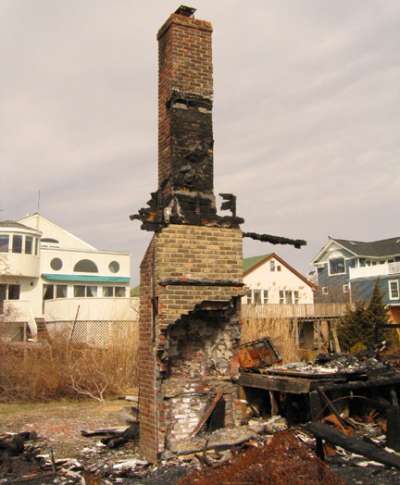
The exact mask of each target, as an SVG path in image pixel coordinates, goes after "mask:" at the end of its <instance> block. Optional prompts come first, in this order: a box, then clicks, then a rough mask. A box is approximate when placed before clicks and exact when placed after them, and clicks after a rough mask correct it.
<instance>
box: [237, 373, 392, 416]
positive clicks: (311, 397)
mask: <svg viewBox="0 0 400 485" xmlns="http://www.w3.org/2000/svg"><path fill="white" fill-rule="evenodd" d="M259 371H261V372H262V373H256V372H243V371H242V372H241V374H240V377H239V384H240V385H241V386H242V387H243V388H244V390H245V392H248V391H246V389H253V390H254V391H253V392H257V390H259V391H260V390H262V391H264V392H267V393H268V397H267V399H268V400H269V403H270V412H271V415H273V414H278V413H280V414H283V415H285V416H286V417H287V419H288V421H291V422H292V423H300V422H306V421H308V420H310V419H311V420H313V421H314V420H319V419H321V418H322V417H323V416H324V415H325V414H326V413H332V412H333V413H334V414H338V413H337V411H336V407H335V406H333V405H332V403H333V402H337V401H339V402H340V401H341V402H342V404H343V403H345V402H347V403H350V402H351V403H354V402H355V401H357V400H358V401H361V402H369V403H372V402H374V404H375V407H376V406H378V407H380V408H381V409H382V410H383V411H384V412H386V410H387V409H388V408H389V407H390V406H392V405H393V404H394V403H395V402H398V399H397V395H398V390H399V389H400V372H399V371H398V370H397V369H393V368H390V367H389V368H384V369H371V370H368V369H363V370H361V369H358V370H355V371H353V372H345V371H344V372H340V371H336V372H334V371H332V372H327V371H325V372H318V369H317V370H314V371H309V372H307V371H304V370H303V371H300V370H293V369H289V368H286V369H285V368H270V369H259ZM393 396H394V397H393ZM393 399H394V401H393Z"/></svg>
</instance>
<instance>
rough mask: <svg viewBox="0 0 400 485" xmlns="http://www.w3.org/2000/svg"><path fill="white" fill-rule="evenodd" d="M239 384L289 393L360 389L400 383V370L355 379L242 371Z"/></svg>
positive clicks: (338, 375)
mask: <svg viewBox="0 0 400 485" xmlns="http://www.w3.org/2000/svg"><path fill="white" fill-rule="evenodd" d="M239 384H240V385H241V386H243V387H253V388H256V389H264V390H266V391H276V392H284V393H288V394H308V393H310V392H312V391H317V390H318V389H322V390H325V391H331V390H340V389H343V390H346V389H360V388H369V387H378V386H393V385H398V384H400V372H396V373H393V374H385V375H381V376H368V375H367V376H365V375H363V376H357V378H355V379H354V376H353V379H352V378H351V377H350V378H349V376H346V375H345V374H340V373H337V374H336V375H332V376H329V375H322V374H303V375H302V374H300V373H298V374H297V375H296V373H295V372H289V373H288V374H287V375H284V374H283V373H280V374H275V373H267V374H256V373H253V372H242V373H241V374H240V377H239Z"/></svg>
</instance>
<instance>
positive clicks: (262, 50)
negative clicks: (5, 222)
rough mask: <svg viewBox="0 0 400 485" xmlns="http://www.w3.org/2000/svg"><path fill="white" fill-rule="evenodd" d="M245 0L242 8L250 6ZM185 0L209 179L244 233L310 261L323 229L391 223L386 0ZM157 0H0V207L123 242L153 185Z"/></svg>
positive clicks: (130, 243) (392, 142)
mask: <svg viewBox="0 0 400 485" xmlns="http://www.w3.org/2000/svg"><path fill="white" fill-rule="evenodd" d="M249 5H251V6H249ZM249 5H247V4H244V3H243V2H239V1H237V0H230V1H228V0H219V1H218V2H215V1H214V2H213V1H211V0H198V2H197V5H196V6H197V8H198V15H197V16H198V17H199V18H206V19H210V20H211V21H212V22H213V24H214V29H215V33H214V70H215V116H214V130H215V141H216V144H215V175H216V178H215V186H216V192H221V191H232V192H234V193H236V194H237V195H238V206H239V211H240V214H241V215H242V216H244V217H245V219H246V223H245V225H244V228H246V229H248V230H256V231H259V232H268V233H274V234H279V235H287V236H294V237H304V238H305V239H307V240H308V241H309V246H308V247H307V248H306V249H304V250H301V251H298V250H295V249H291V248H281V247H271V246H268V245H262V244H261V243H256V242H252V241H246V243H245V250H246V253H247V254H248V255H251V254H257V253H258V254H260V253H266V252H269V251H271V250H276V251H278V252H279V253H280V254H282V255H283V256H284V257H286V258H288V260H289V262H291V263H292V264H294V265H295V266H297V267H299V268H300V269H302V270H307V268H308V263H309V261H310V259H311V258H312V257H313V256H314V255H315V254H316V253H317V251H318V249H319V247H320V246H321V245H322V244H323V243H324V242H325V240H326V237H327V236H328V235H336V236H340V237H349V238H354V239H366V240H368V239H375V238H384V237H390V236H394V235H398V230H397V227H396V226H394V227H393V221H395V220H396V217H397V213H398V209H397V203H398V194H399V190H400V177H399V168H398V163H399V159H400V156H399V155H400V139H399V136H398V127H399V126H400V52H399V49H398V46H399V45H400V29H399V28H398V26H399V21H400V4H399V2H398V1H397V0H348V1H346V2H344V1H343V2H329V1H327V0H325V1H321V0H298V1H296V2H292V1H289V0H286V1H282V0H274V1H269V2H264V1H262V0H252V1H251V2H249ZM176 6H177V4H176V2H172V1H170V0H166V1H163V2H159V1H156V0H150V1H147V2H138V1H136V2H133V1H132V0H113V1H112V2H109V1H107V0H86V1H85V2H61V1H54V0H8V1H6V0H3V2H2V3H1V5H0V23H1V25H0V28H1V30H0V31H1V42H0V59H1V61H2V79H1V82H0V133H1V134H0V159H1V177H0V180H1V183H0V208H3V209H6V210H5V211H4V212H2V213H1V215H2V216H3V217H14V218H17V217H20V216H22V215H24V214H25V213H27V212H33V211H34V210H35V209H36V199H37V191H38V189H40V190H41V199H42V202H41V208H42V212H43V214H44V215H47V216H48V217H50V218H52V219H53V220H55V221H57V222H58V223H59V224H61V225H64V226H65V227H66V228H68V229H69V230H71V231H72V232H75V233H76V234H78V235H80V236H81V237H83V238H84V239H87V240H88V241H89V242H91V243H93V244H95V245H97V246H98V247H102V248H110V249H125V250H129V251H131V253H132V259H133V267H134V269H133V276H134V279H135V280H137V275H138V270H137V266H138V263H139V261H140V259H141V257H142V255H143V253H144V249H145V247H146V245H147V243H148V241H149V238H150V236H151V235H150V234H147V233H143V232H141V231H140V230H139V227H138V224H137V223H136V224H135V223H131V222H129V221H128V214H130V213H132V212H135V211H136V209H137V208H139V207H142V206H143V205H144V203H145V201H146V200H148V196H149V193H150V191H152V190H154V189H155V188H156V184H157V180H156V177H157V169H156V167H157V158H156V157H157V146H156V143H157V133H156V130H157V118H156V116H157V45H156V40H155V35H156V32H157V29H158V28H159V27H160V25H161V24H162V22H163V21H164V20H165V19H166V17H167V16H168V15H169V13H170V12H172V11H173V10H175V8H176Z"/></svg>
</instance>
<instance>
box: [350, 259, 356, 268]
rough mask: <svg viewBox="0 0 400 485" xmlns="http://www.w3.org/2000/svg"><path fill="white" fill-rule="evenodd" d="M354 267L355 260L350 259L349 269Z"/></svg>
mask: <svg viewBox="0 0 400 485" xmlns="http://www.w3.org/2000/svg"><path fill="white" fill-rule="evenodd" d="M355 267H356V260H355V259H350V261H349V268H355Z"/></svg>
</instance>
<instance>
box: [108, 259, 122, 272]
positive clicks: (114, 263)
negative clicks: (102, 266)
mask: <svg viewBox="0 0 400 485" xmlns="http://www.w3.org/2000/svg"><path fill="white" fill-rule="evenodd" d="M108 268H109V270H110V271H111V273H118V271H119V263H118V261H111V263H110V264H109V265H108Z"/></svg>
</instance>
